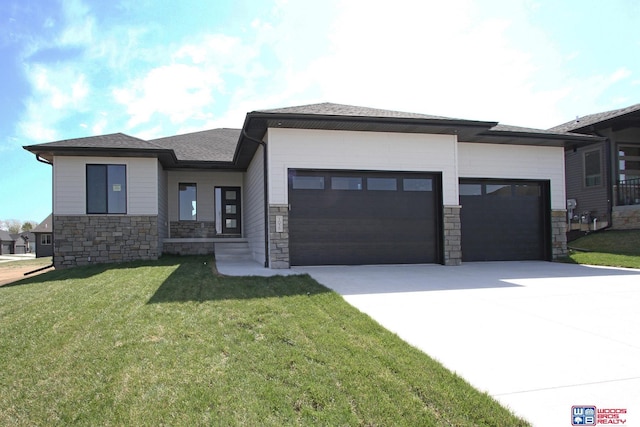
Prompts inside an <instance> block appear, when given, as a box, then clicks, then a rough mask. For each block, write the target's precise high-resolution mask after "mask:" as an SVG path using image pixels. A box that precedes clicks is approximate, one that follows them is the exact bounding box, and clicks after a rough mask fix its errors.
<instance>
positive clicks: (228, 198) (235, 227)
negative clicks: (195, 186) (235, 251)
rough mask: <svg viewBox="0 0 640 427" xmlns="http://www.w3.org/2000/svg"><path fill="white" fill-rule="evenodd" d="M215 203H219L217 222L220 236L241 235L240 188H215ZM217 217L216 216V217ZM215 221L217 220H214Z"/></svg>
mask: <svg viewBox="0 0 640 427" xmlns="http://www.w3.org/2000/svg"><path fill="white" fill-rule="evenodd" d="M216 201H219V205H218V206H219V209H220V210H219V220H220V226H221V227H218V226H217V225H216V228H218V229H219V228H221V229H222V234H234V235H241V234H242V224H241V219H242V216H241V214H242V212H241V206H240V187H219V188H216ZM216 216H217V217H218V215H216ZM216 219H217V218H216Z"/></svg>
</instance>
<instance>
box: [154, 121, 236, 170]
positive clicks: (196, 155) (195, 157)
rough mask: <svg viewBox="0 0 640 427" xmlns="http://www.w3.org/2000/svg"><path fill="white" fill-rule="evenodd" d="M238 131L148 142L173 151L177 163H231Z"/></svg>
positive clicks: (188, 135) (210, 132)
mask: <svg viewBox="0 0 640 427" xmlns="http://www.w3.org/2000/svg"><path fill="white" fill-rule="evenodd" d="M238 138H240V129H227V128H223V129H212V130H205V131H201V132H193V133H187V134H183V135H175V136H169V137H165V138H158V139H152V140H151V141H150V142H151V143H153V144H155V145H158V146H160V147H163V148H166V149H170V150H173V151H174V153H175V155H176V158H177V159H178V160H179V161H209V162H231V161H233V155H234V153H235V151H236V146H237V144H238Z"/></svg>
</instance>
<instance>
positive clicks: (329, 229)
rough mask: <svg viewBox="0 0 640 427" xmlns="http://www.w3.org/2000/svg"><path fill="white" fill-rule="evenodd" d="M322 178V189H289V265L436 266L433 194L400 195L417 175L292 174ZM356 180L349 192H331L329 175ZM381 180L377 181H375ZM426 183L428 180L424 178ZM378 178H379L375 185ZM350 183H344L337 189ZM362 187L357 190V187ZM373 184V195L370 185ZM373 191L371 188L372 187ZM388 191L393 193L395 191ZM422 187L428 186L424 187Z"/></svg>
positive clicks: (306, 172) (434, 198)
mask: <svg viewBox="0 0 640 427" xmlns="http://www.w3.org/2000/svg"><path fill="white" fill-rule="evenodd" d="M294 173H303V174H308V175H313V174H314V173H316V174H318V175H320V176H323V177H324V178H325V181H324V182H325V183H326V184H325V188H322V189H313V190H310V189H301V190H300V189H295V188H293V186H292V185H291V179H290V187H289V201H290V204H291V211H290V213H289V256H290V261H291V264H292V265H322V264H383V263H393V264H399V263H428V262H437V261H438V258H439V256H438V247H439V244H440V242H439V239H438V237H437V232H436V230H437V219H438V215H437V212H438V209H439V208H438V206H439V205H438V203H437V202H436V200H437V195H438V193H436V192H435V191H434V190H433V188H431V191H402V179H403V177H404V176H405V175H406V176H410V177H415V176H418V175H415V174H398V175H396V176H394V177H390V174H389V173H384V174H377V173H372V172H363V173H354V172H346V171H322V172H309V171H294ZM334 175H335V176H340V177H344V176H358V177H360V178H361V179H360V180H351V182H350V184H352V187H351V188H356V189H352V190H334V189H332V188H331V185H330V183H332V176H334ZM423 175H424V174H420V175H419V177H423ZM381 176H382V177H383V178H379V177H381ZM424 176H426V177H427V178H428V180H429V182H431V180H433V179H434V177H433V176H432V175H424ZM376 178H378V179H377V180H376ZM347 181H349V180H343V182H341V184H344V182H347ZM358 182H361V183H362V184H363V185H361V186H360V187H357V186H356V185H354V183H355V184H357V183H358ZM370 182H373V183H374V184H375V189H374V190H369V189H368V184H369V183H370ZM372 187H373V186H372ZM389 188H396V190H395V191H393V190H389ZM425 188H426V187H425Z"/></svg>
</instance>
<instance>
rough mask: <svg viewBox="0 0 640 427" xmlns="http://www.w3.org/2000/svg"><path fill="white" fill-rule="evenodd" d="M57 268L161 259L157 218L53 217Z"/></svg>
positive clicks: (128, 216)
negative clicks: (159, 257)
mask: <svg viewBox="0 0 640 427" xmlns="http://www.w3.org/2000/svg"><path fill="white" fill-rule="evenodd" d="M53 229H54V230H55V234H54V239H53V252H54V266H55V268H56V269H62V268H68V267H75V266H80V265H89V264H102V263H115V262H126V261H135V260H155V259H158V256H159V251H158V217H157V216H155V215H152V216H144V215H137V216H134V215H126V216H119V215H118V216H114V215H54V217H53Z"/></svg>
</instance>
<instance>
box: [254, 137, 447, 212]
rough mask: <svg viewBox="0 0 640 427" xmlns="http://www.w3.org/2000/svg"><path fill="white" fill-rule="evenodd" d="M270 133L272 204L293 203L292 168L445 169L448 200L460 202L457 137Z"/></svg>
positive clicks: (270, 194)
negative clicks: (289, 172)
mask: <svg viewBox="0 0 640 427" xmlns="http://www.w3.org/2000/svg"><path fill="white" fill-rule="evenodd" d="M267 136H268V141H269V142H268V159H269V179H270V181H269V203H270V204H276V205H277V204H288V203H289V202H288V194H287V193H288V183H287V170H288V169H290V168H292V169H313V168H317V169H353V170H388V171H417V172H442V186H443V189H442V192H443V202H444V204H445V205H457V204H458V176H457V171H456V163H457V159H456V156H457V154H456V153H457V147H456V136H454V135H425V134H406V133H392V132H350V131H331V130H308V129H306V130H303V129H277V128H276V129H274V128H270V129H269V130H268V133H267Z"/></svg>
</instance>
